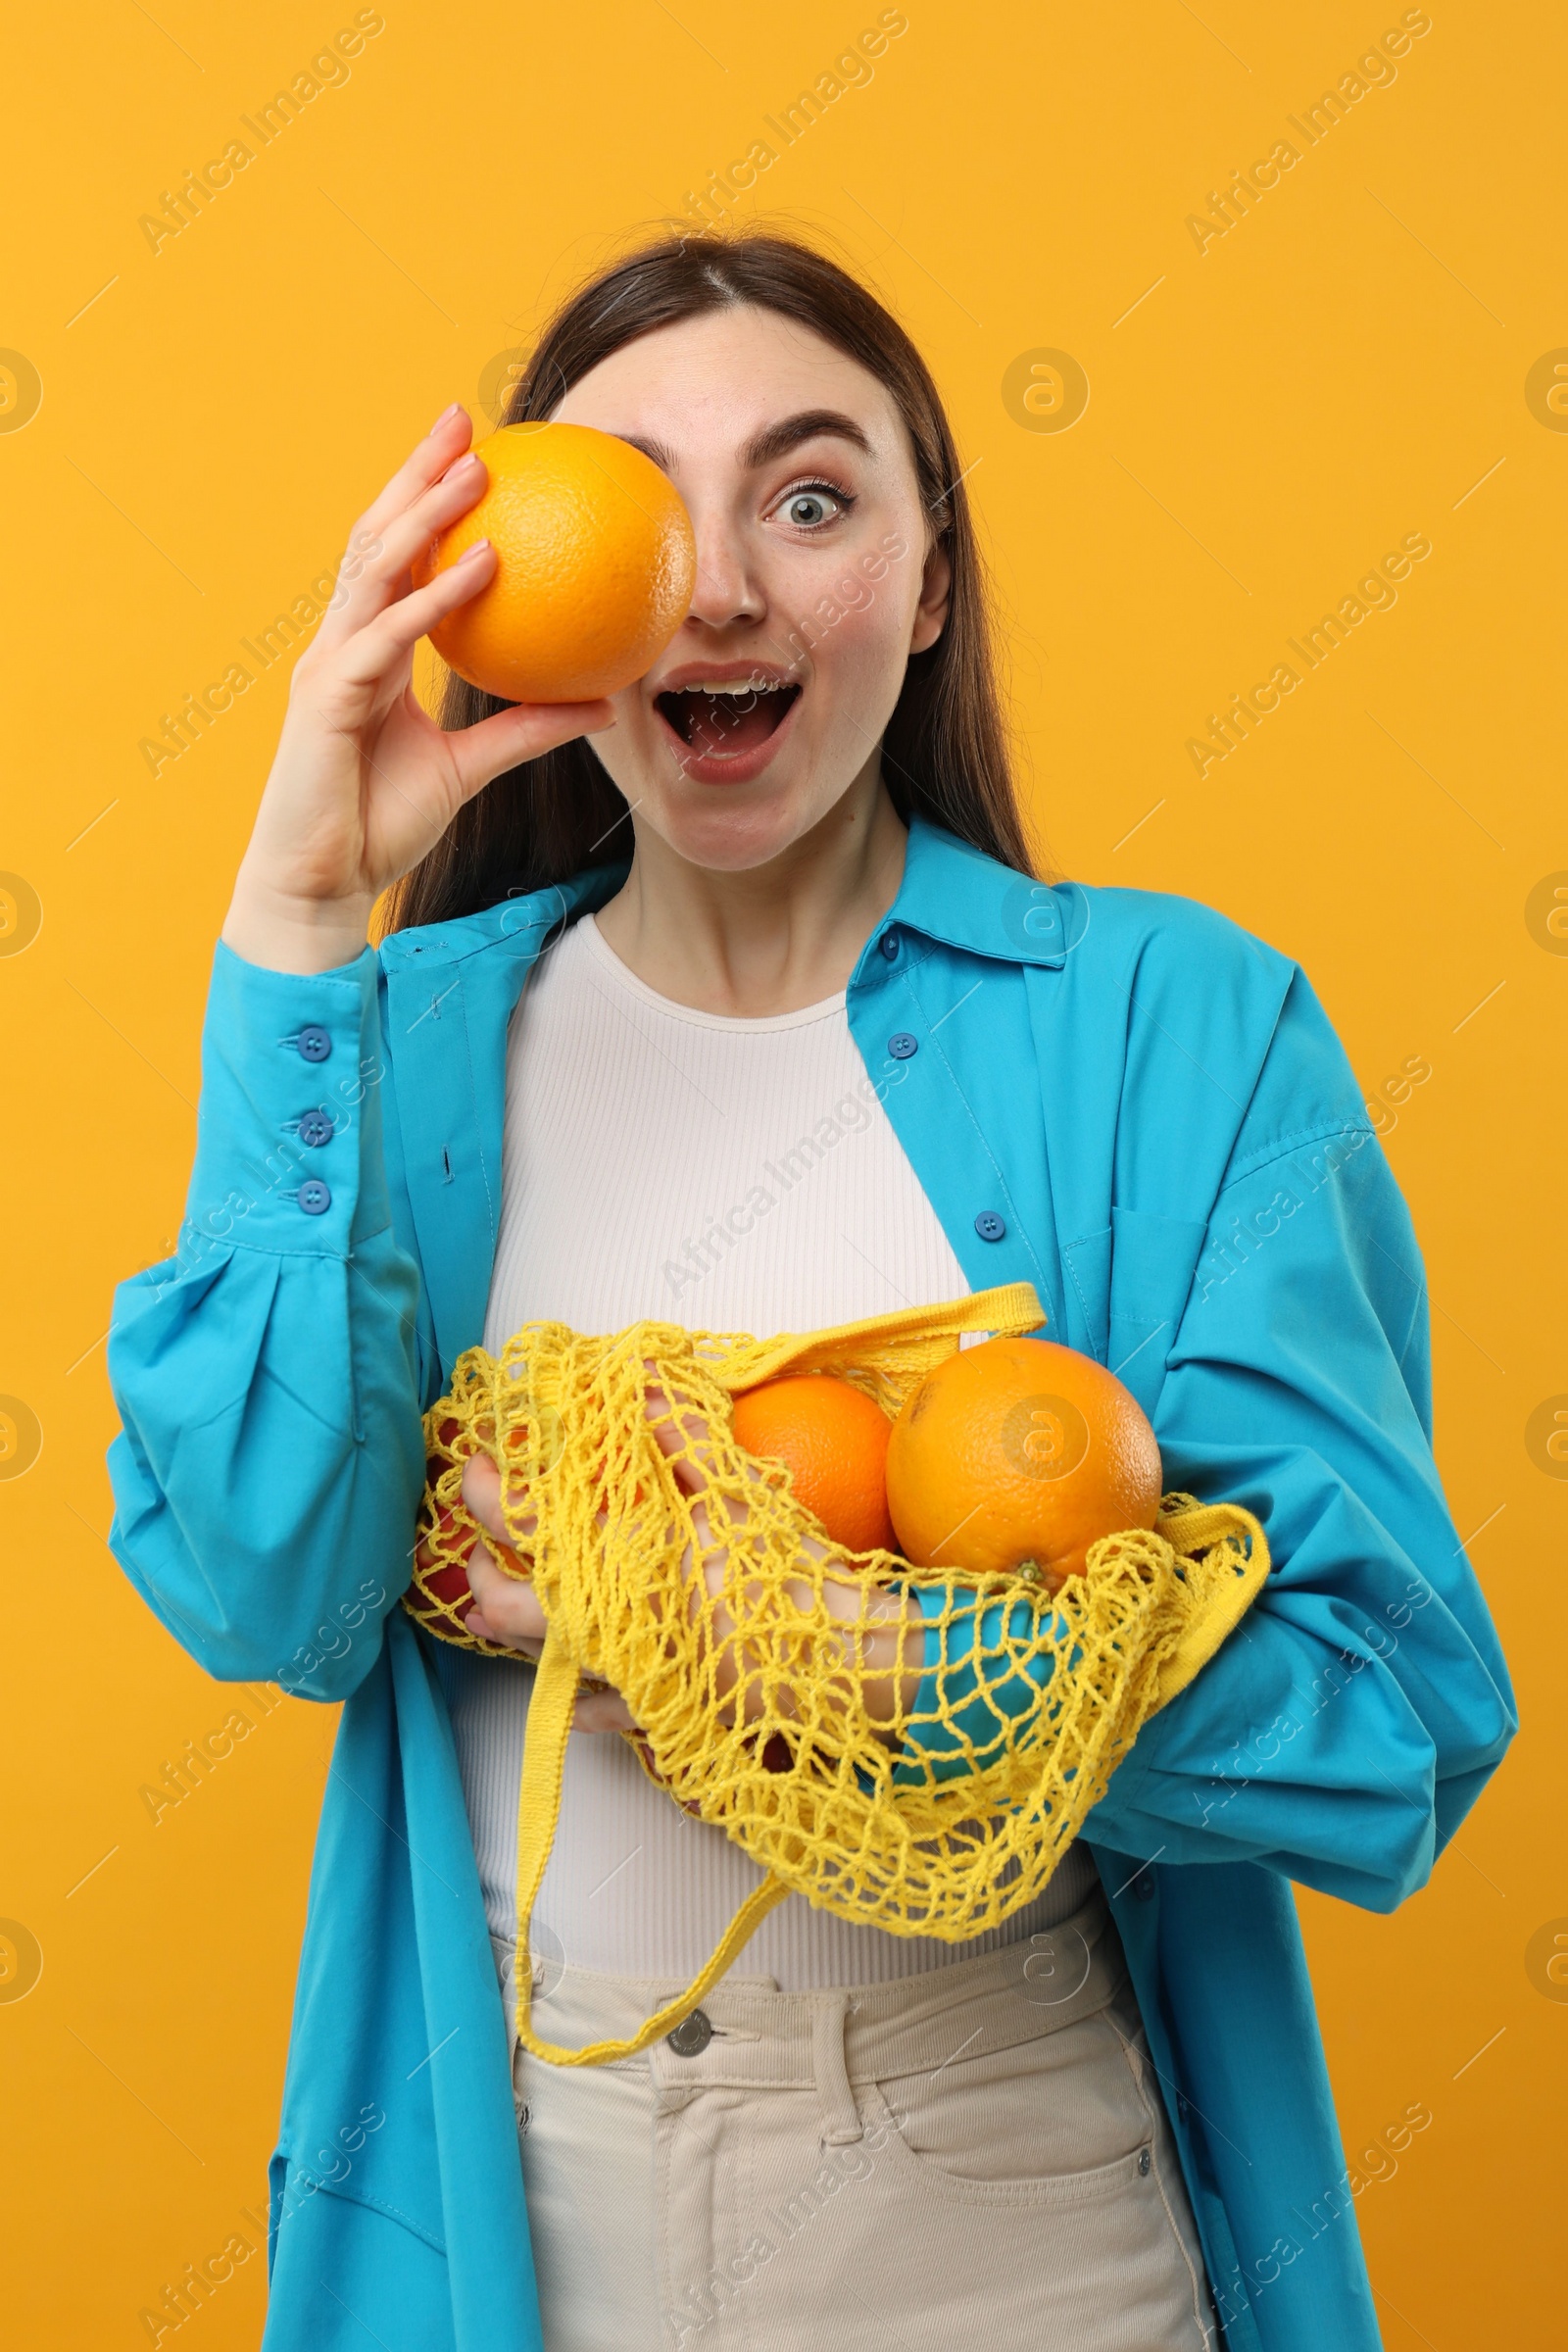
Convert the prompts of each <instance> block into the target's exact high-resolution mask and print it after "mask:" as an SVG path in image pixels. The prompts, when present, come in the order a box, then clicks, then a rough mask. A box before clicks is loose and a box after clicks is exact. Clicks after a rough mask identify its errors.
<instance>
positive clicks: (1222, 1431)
mask: <svg viewBox="0 0 1568 2352" xmlns="http://www.w3.org/2000/svg"><path fill="white" fill-rule="evenodd" d="M1326 1069H1328V1070H1332V1072H1333V1073H1334V1077H1335V1085H1334V1089H1333V1092H1334V1094H1335V1096H1336V1098H1337V1100H1338V1103H1339V1104H1340V1108H1339V1109H1338V1111H1337V1113H1336V1115H1334V1116H1332V1117H1330V1118H1328V1119H1323V1118H1318V1119H1316V1120H1315V1121H1314V1122H1313V1124H1312V1125H1311V1126H1310V1127H1309V1128H1307V1129H1306V1130H1304V1131H1303V1130H1302V1127H1301V1123H1300V1120H1299V1115H1295V1114H1299V1107H1300V1104H1301V1102H1302V1100H1303V1097H1304V1095H1305V1094H1307V1093H1308V1092H1310V1093H1311V1095H1312V1096H1313V1098H1314V1100H1315V1101H1317V1102H1321V1099H1322V1079H1323V1074H1324V1072H1325V1070H1326ZM1307 1071H1310V1072H1311V1080H1312V1083H1311V1086H1310V1088H1307V1087H1306V1086H1305V1084H1304V1083H1303V1074H1304V1073H1305V1072H1307ZM1154 1425H1155V1432H1156V1435H1157V1437H1158V1439H1159V1445H1160V1452H1161V1458H1162V1461H1163V1466H1164V1483H1165V1486H1166V1488H1167V1490H1181V1491H1184V1492H1188V1493H1191V1494H1194V1495H1198V1496H1199V1497H1200V1499H1201V1500H1203V1501H1220V1500H1229V1501H1234V1502H1240V1503H1243V1504H1245V1505H1246V1507H1247V1508H1248V1509H1249V1510H1250V1511H1252V1512H1253V1513H1255V1515H1256V1516H1257V1517H1258V1518H1259V1519H1260V1520H1261V1521H1262V1523H1263V1526H1264V1529H1265V1531H1266V1533H1267V1536H1268V1540H1269V1548H1270V1554H1271V1559H1272V1570H1271V1573H1270V1576H1269V1578H1268V1581H1267V1583H1266V1585H1265V1586H1264V1588H1263V1590H1262V1592H1261V1593H1259V1595H1258V1597H1257V1598H1256V1600H1255V1601H1254V1602H1253V1604H1252V1606H1251V1608H1250V1611H1249V1612H1248V1614H1247V1616H1246V1617H1245V1618H1244V1619H1243V1621H1242V1623H1241V1625H1240V1627H1239V1628H1238V1630H1237V1631H1236V1632H1235V1633H1234V1634H1233V1635H1232V1636H1231V1637H1230V1638H1229V1640H1228V1641H1227V1642H1225V1643H1224V1644H1223V1646H1222V1647H1221V1648H1220V1650H1219V1651H1218V1652H1217V1654H1216V1655H1215V1656H1214V1657H1213V1658H1212V1659H1211V1660H1210V1661H1209V1663H1208V1664H1207V1665H1206V1666H1205V1667H1204V1668H1203V1669H1202V1671H1201V1673H1200V1674H1199V1675H1198V1676H1197V1677H1196V1678H1195V1680H1194V1681H1193V1682H1192V1684H1191V1685H1190V1686H1189V1687H1188V1688H1187V1689H1186V1690H1185V1691H1182V1692H1181V1693H1179V1695H1178V1696H1177V1697H1176V1698H1174V1699H1173V1700H1172V1701H1171V1702H1170V1703H1169V1704H1168V1705H1167V1706H1166V1707H1165V1708H1164V1709H1163V1710H1162V1711H1161V1712H1160V1713H1159V1714H1157V1715H1155V1716H1154V1717H1153V1718H1152V1720H1151V1721H1150V1722H1149V1723H1147V1724H1146V1725H1145V1726H1144V1728H1143V1730H1142V1731H1141V1733H1140V1734H1139V1737H1138V1740H1137V1741H1136V1743H1135V1745H1134V1747H1133V1749H1132V1751H1131V1753H1130V1754H1129V1755H1128V1756H1127V1757H1126V1758H1125V1759H1124V1760H1123V1762H1122V1763H1121V1765H1120V1766H1119V1767H1118V1769H1117V1771H1116V1772H1115V1774H1114V1775H1113V1777H1112V1779H1111V1783H1110V1787H1109V1789H1108V1790H1107V1792H1106V1793H1105V1795H1104V1796H1103V1797H1102V1799H1101V1800H1100V1802H1099V1803H1098V1804H1097V1805H1096V1806H1095V1807H1094V1809H1093V1810H1092V1811H1091V1813H1090V1815H1089V1817H1088V1819H1087V1822H1086V1824H1085V1828H1084V1835H1085V1836H1086V1837H1088V1838H1091V1839H1093V1840H1095V1841H1096V1842H1099V1843H1103V1844H1104V1845H1107V1846H1110V1847H1112V1848H1114V1849H1115V1850H1116V1851H1118V1852H1121V1853H1125V1854H1127V1855H1129V1856H1132V1857H1136V1858H1137V1859H1138V1860H1141V1861H1144V1862H1153V1861H1156V1860H1157V1861H1160V1862H1162V1863H1167V1864H1170V1863H1176V1864H1202V1863H1207V1862H1238V1861H1252V1862H1257V1863H1261V1864H1263V1865H1264V1866H1266V1867H1268V1868H1270V1869H1273V1870H1276V1871H1279V1872H1280V1873H1282V1874H1284V1875H1285V1876H1288V1877H1290V1878H1292V1879H1296V1880H1299V1881H1300V1882H1301V1883H1302V1884H1303V1885H1306V1886H1310V1887H1317V1888H1319V1889H1321V1890H1322V1891H1324V1892H1326V1893H1330V1894H1335V1895H1339V1896H1341V1897H1343V1898H1345V1899H1346V1900H1348V1901H1351V1902H1355V1903H1358V1904H1361V1905H1363V1906H1364V1907H1366V1908H1368V1909H1372V1910H1380V1911H1386V1910H1392V1909H1393V1908H1395V1906H1396V1905H1397V1904H1398V1903H1399V1902H1401V1901H1402V1900H1403V1899H1404V1898H1405V1896H1406V1895H1408V1894H1409V1893H1411V1892H1412V1891H1413V1890H1414V1889H1415V1888H1416V1887H1419V1886H1421V1885H1422V1884H1423V1883H1424V1881H1425V1879H1426V1878H1427V1876H1428V1874H1429V1873H1430V1871H1431V1868H1432V1865H1433V1862H1434V1859H1435V1858H1436V1856H1437V1854H1438V1853H1439V1852H1440V1851H1441V1850H1442V1847H1443V1846H1444V1844H1445V1843H1446V1840H1447V1839H1448V1838H1451V1837H1452V1835H1453V1833H1454V1831H1455V1830H1456V1828H1457V1827H1458V1826H1459V1824H1460V1823H1461V1822H1462V1820H1463V1818H1464V1816H1465V1814H1466V1812H1467V1811H1468V1809H1469V1807H1470V1806H1471V1805H1472V1804H1473V1803H1474V1801H1475V1799H1476V1797H1477V1795H1478V1794H1479V1792H1480V1790H1481V1789H1482V1788H1483V1787H1484V1785H1485V1783H1486V1781H1487V1779H1488V1778H1489V1776H1490V1774H1491V1773H1492V1772H1493V1771H1494V1770H1495V1766H1496V1764H1497V1762H1498V1760H1499V1759H1500V1757H1501V1756H1502V1754H1503V1751H1504V1750H1505V1748H1506V1747H1507V1745H1508V1742H1509V1740H1511V1738H1512V1736H1513V1733H1514V1731H1515V1729H1516V1728H1517V1725H1516V1717H1515V1713H1514V1705H1513V1695H1512V1691H1511V1689H1510V1685H1509V1679H1508V1674H1507V1669H1506V1666H1505V1664H1504V1662H1503V1658H1502V1654H1501V1650H1500V1647H1499V1644H1498V1642H1497V1638H1496V1635H1495V1630H1494V1628H1493V1625H1492V1621H1491V1618H1490V1616H1489V1613H1488V1610H1487V1606H1486V1602H1485V1600H1484V1598H1483V1596H1482V1593H1481V1590H1480V1587H1479V1585H1478V1583H1477V1580H1476V1577H1475V1575H1474V1572H1473V1571H1472V1569H1471V1566H1470V1562H1469V1559H1468V1557H1467V1556H1466V1552H1465V1547H1464V1544H1463V1543H1462V1542H1461V1540H1460V1537H1459V1534H1458V1531H1457V1529H1456V1528H1455V1526H1454V1523H1453V1520H1452V1518H1451V1517H1450V1515H1449V1512H1448V1508H1447V1504H1446V1500H1445V1497H1444V1493H1443V1487H1442V1482H1441V1480H1440V1478H1439V1475H1438V1470H1437V1466H1436V1463H1435V1461H1434V1458H1433V1452H1432V1444H1431V1439H1432V1422H1431V1359H1430V1341H1429V1318H1428V1307H1427V1295H1426V1284H1425V1276H1424V1271H1423V1267H1422V1261H1421V1254H1420V1250H1419V1249H1418V1247H1417V1243H1416V1238H1415V1233H1414V1230H1413V1227H1412V1225H1411V1221H1410V1216H1409V1212H1408V1210H1407V1208H1406V1206H1405V1203H1404V1201H1403V1199H1402V1197H1401V1195H1400V1193H1399V1190H1398V1186H1397V1183H1396V1181H1395V1178H1394V1174H1393V1171H1392V1169H1391V1168H1390V1166H1389V1163H1388V1160H1387V1158H1386V1157H1385V1155H1384V1152H1383V1150H1382V1147H1381V1145H1380V1144H1379V1142H1378V1140H1377V1138H1376V1136H1375V1135H1374V1134H1373V1132H1372V1130H1371V1128H1370V1127H1369V1126H1368V1124H1367V1122H1366V1118H1365V1114H1364V1111H1363V1109H1362V1106H1361V1103H1360V1100H1359V1092H1358V1090H1357V1089H1356V1087H1355V1082H1354V1078H1353V1075H1352V1074H1351V1072H1350V1070H1349V1066H1348V1062H1347V1060H1346V1058H1345V1055H1344V1052H1343V1049H1342V1048H1341V1047H1340V1045H1339V1041H1338V1040H1337V1038H1336V1037H1335V1036H1334V1033H1333V1030H1332V1028H1331V1027H1330V1025H1329V1023H1328V1021H1327V1019H1326V1017H1325V1016H1324V1014H1323V1012H1322V1010H1321V1008H1320V1007H1319V1005H1317V1002H1316V999H1315V997H1314V996H1313V995H1312V992H1311V990H1310V988H1309V986H1308V985H1307V983H1306V981H1305V979H1304V976H1302V975H1301V974H1299V972H1298V973H1297V975H1296V978H1295V980H1294V982H1293V984H1292V987H1291V990H1290V993H1289V996H1288V998H1287V1001H1286V1005H1285V1007H1284V1009H1283V1011H1282V1013H1281V1016H1280V1019H1279V1022H1278V1025H1277V1027H1276V1030H1275V1033H1274V1036H1273V1039H1272V1042H1271V1045H1270V1047H1269V1051H1268V1054H1267V1056H1266V1058H1265V1061H1264V1064H1263V1068H1262V1072H1261V1075H1260V1077H1259V1080H1258V1084H1257V1087H1256V1090H1255V1094H1254V1097H1253V1100H1252V1102H1251V1103H1250V1105H1249V1109H1248V1113H1247V1116H1246V1118H1245V1119H1244V1121H1243V1122H1242V1126H1241V1131H1240V1133H1239V1135H1238V1137H1237V1140H1236V1144H1235V1148H1234V1150H1233V1151H1232V1152H1231V1155H1230V1160H1229V1164H1228V1166H1227V1168H1226V1171H1225V1175H1224V1179H1223V1181H1222V1183H1221V1185H1220V1188H1219V1191H1218V1195H1217V1198H1216V1199H1215V1201H1214V1203H1213V1206H1212V1211H1211V1214H1210V1216H1209V1219H1208V1223H1207V1231H1206V1237H1205V1241H1204V1245H1203V1249H1202V1250H1201V1254H1200V1258H1199V1263H1198V1268H1197V1272H1196V1274H1195V1276H1194V1279H1193V1283H1192V1286H1191V1289H1190V1291H1189V1293H1188V1296H1187V1299H1186V1302H1185V1304H1184V1307H1183V1310H1182V1313H1181V1316H1180V1319H1179V1322H1178V1325H1177V1329H1176V1334H1175V1338H1174V1343H1173V1345H1172V1346H1171V1348H1170V1349H1169V1353H1168V1357H1167V1368H1166V1372H1165V1377H1164V1381H1163V1385H1162V1387H1161V1389H1160V1393H1159V1397H1158V1400H1157V1404H1156V1407H1155V1413H1154ZM942 1604H943V1595H942V1594H940V1593H935V1592H933V1593H929V1594H922V1606H923V1607H924V1608H925V1609H926V1612H927V1654H926V1667H927V1687H926V1688H925V1689H924V1690H922V1692H921V1697H920V1707H921V1709H922V1711H926V1712H930V1711H933V1709H934V1706H935V1702H936V1700H937V1698H938V1696H939V1691H938V1688H937V1685H936V1683H934V1682H933V1681H932V1679H931V1678H932V1677H933V1676H941V1675H944V1674H947V1673H949V1672H951V1671H954V1670H956V1675H957V1678H958V1679H957V1680H956V1682H955V1683H954V1685H953V1687H952V1689H951V1690H950V1691H948V1692H947V1695H948V1697H949V1699H950V1702H951V1701H952V1700H954V1699H956V1700H957V1701H958V1702H959V1704H960V1710H961V1711H960V1715H959V1729H960V1733H962V1734H963V1736H964V1737H965V1738H966V1739H967V1740H970V1741H972V1742H974V1743H975V1744H976V1745H978V1743H979V1742H980V1740H981V1739H982V1738H988V1739H989V1740H991V1741H992V1742H993V1743H994V1742H995V1740H996V1739H997V1737H998V1732H997V1723H998V1716H999V1714H1016V1713H1017V1712H1019V1711H1020V1706H1021V1705H1026V1704H1028V1703H1029V1700H1028V1696H1027V1693H1026V1692H1025V1691H1024V1690H1023V1679H1024V1678H1023V1677H1021V1676H1020V1675H1019V1673H1018V1671H1017V1668H1016V1665H1015V1664H1014V1665H1010V1666H1009V1668H1008V1670H1007V1672H1008V1685H1007V1689H1006V1690H1005V1691H1002V1692H1000V1693H997V1694H994V1695H993V1694H990V1693H988V1692H987V1691H984V1690H982V1689H980V1688H979V1687H978V1686H977V1684H976V1680H975V1673H974V1667H973V1663H972V1658H971V1656H970V1655H969V1654H968V1651H969V1649H970V1648H972V1650H973V1652H974V1654H975V1655H981V1656H983V1654H984V1652H985V1651H986V1650H987V1649H988V1648H996V1649H997V1651H998V1653H999V1656H1005V1655H1008V1654H1009V1653H1010V1654H1015V1645H1014V1644H1013V1643H1005V1642H998V1641H997V1640H996V1633H997V1632H998V1631H1000V1626H999V1628H998V1629H993V1631H992V1633H991V1635H990V1636H989V1637H988V1634H987V1629H986V1627H985V1625H984V1623H983V1622H982V1624H981V1627H980V1640H979V1642H977V1643H972V1644H969V1645H965V1644H963V1643H962V1642H961V1641H960V1643H959V1648H960V1650H963V1651H964V1653H965V1654H962V1655H958V1656H956V1657H955V1656H951V1655H950V1657H949V1659H948V1660H947V1661H944V1660H943V1658H942V1657H941V1655H940V1654H938V1653H937V1652H936V1649H935V1642H934V1631H935V1629H934V1627H933V1625H932V1622H931V1620H932V1618H933V1617H934V1616H936V1615H938V1614H940V1611H941V1608H942ZM996 1605H998V1604H993V1606H996ZM1009 1605H1012V1606H1016V1605H1018V1604H1009ZM1030 1605H1034V1606H1045V1605H1048V1604H1036V1603H1032V1604H1030ZM965 1677H967V1681H965V1679H964V1678H965ZM1038 1679H1039V1682H1040V1683H1041V1684H1043V1683H1044V1681H1045V1676H1044V1673H1042V1674H1041V1675H1040V1677H1039V1678H1038ZM1034 1703H1036V1704H1044V1703H1048V1702H1046V1701H1045V1700H1044V1699H1037V1700H1036V1701H1035V1702H1034ZM988 1727H989V1728H988ZM938 1769H939V1770H940V1769H942V1768H941V1767H940V1766H939V1767H938ZM946 1769H947V1770H948V1771H952V1770H954V1769H955V1766H954V1764H953V1763H952V1762H951V1761H950V1762H949V1764H948V1765H947V1767H946Z"/></svg>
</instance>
